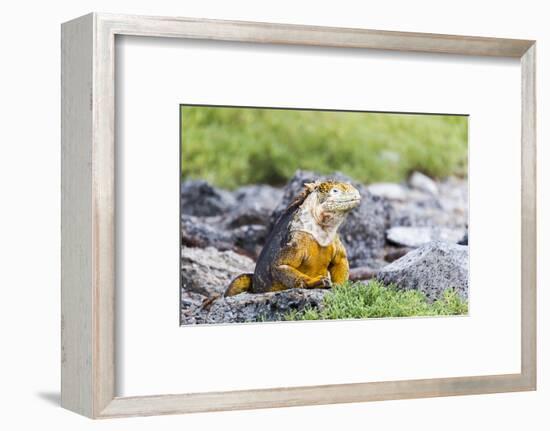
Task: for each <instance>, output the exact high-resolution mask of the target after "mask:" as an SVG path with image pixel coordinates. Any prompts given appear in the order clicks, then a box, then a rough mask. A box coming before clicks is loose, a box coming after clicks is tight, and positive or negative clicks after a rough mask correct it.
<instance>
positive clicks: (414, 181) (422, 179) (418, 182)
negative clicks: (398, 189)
mask: <svg viewBox="0 0 550 431" xmlns="http://www.w3.org/2000/svg"><path fill="white" fill-rule="evenodd" d="M409 184H410V186H411V187H412V188H415V189H418V190H421V191H423V192H426V193H430V194H432V195H437V193H438V188H437V184H436V183H435V181H434V180H432V179H431V178H430V177H428V176H426V175H424V174H422V173H420V172H413V174H412V175H411V176H410V178H409Z"/></svg>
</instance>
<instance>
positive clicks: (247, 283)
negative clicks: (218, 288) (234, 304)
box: [224, 274, 253, 296]
mask: <svg viewBox="0 0 550 431" xmlns="http://www.w3.org/2000/svg"><path fill="white" fill-rule="evenodd" d="M252 276H253V274H241V275H238V276H237V277H235V278H234V279H233V281H232V282H231V283H230V284H229V287H228V288H227V289H226V290H225V293H224V296H233V295H238V294H239V293H243V292H248V291H249V290H250V289H251V288H252Z"/></svg>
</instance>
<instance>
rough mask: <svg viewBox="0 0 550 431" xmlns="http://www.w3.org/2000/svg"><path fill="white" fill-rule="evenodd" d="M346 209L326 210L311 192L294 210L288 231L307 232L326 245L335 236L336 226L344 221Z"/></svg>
mask: <svg viewBox="0 0 550 431" xmlns="http://www.w3.org/2000/svg"><path fill="white" fill-rule="evenodd" d="M346 214H347V211H328V210H326V209H323V205H322V204H321V203H319V199H318V196H317V193H315V192H313V193H310V195H309V196H308V197H307V198H306V199H305V200H304V202H303V203H302V205H301V206H300V208H299V209H298V210H297V211H296V214H295V215H294V219H293V220H292V223H291V224H290V231H291V232H292V231H301V232H307V233H309V234H310V235H311V236H313V238H315V240H316V241H317V243H319V245H320V246H322V247H326V246H328V245H329V244H330V243H331V242H332V241H334V238H335V237H336V234H337V232H338V228H339V227H340V225H341V224H342V222H343V221H344V219H345V217H346Z"/></svg>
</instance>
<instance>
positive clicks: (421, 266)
mask: <svg viewBox="0 0 550 431" xmlns="http://www.w3.org/2000/svg"><path fill="white" fill-rule="evenodd" d="M376 278H377V279H378V280H380V281H381V282H382V283H384V284H395V285H396V286H397V287H398V288H400V289H416V290H419V291H421V292H423V293H424V294H425V295H426V297H427V298H428V299H429V300H430V301H434V300H436V299H438V298H440V297H441V294H442V293H443V292H444V291H445V290H446V289H449V288H452V289H455V290H456V291H457V292H458V294H459V295H460V296H461V297H462V298H463V299H467V298H468V247H467V246H463V245H458V244H451V243H448V242H442V241H433V242H430V243H428V244H424V245H422V246H420V247H419V248H417V249H415V250H413V251H411V252H409V253H407V254H406V255H405V256H403V257H402V258H400V259H397V260H396V261H394V262H392V263H390V264H389V265H387V266H385V267H384V268H382V269H381V270H380V271H378V273H377V276H376Z"/></svg>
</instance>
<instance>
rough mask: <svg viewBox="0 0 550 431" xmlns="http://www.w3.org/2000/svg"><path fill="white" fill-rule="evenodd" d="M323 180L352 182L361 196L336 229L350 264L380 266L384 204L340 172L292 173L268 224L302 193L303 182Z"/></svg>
mask: <svg viewBox="0 0 550 431" xmlns="http://www.w3.org/2000/svg"><path fill="white" fill-rule="evenodd" d="M327 179H334V180H337V181H345V182H349V183H352V184H353V185H354V186H355V187H356V188H357V190H359V193H360V194H361V204H360V205H359V206H358V207H357V208H355V209H353V210H352V211H351V212H350V213H349V215H348V217H347V219H346V221H345V222H344V224H343V225H342V227H341V228H340V238H341V239H342V241H343V243H344V246H345V247H346V251H347V254H348V260H349V262H350V265H351V266H369V267H371V268H377V267H379V266H380V265H381V264H382V259H383V255H384V245H385V242H386V238H385V231H386V221H387V218H388V207H387V203H386V202H387V201H386V200H385V199H382V198H379V197H377V196H374V195H372V194H371V193H370V192H369V191H368V189H367V188H366V187H365V186H363V185H362V184H360V183H357V182H355V181H353V180H352V179H351V178H349V177H346V176H345V175H343V174H342V173H340V172H335V173H334V174H333V175H319V174H316V173H315V172H309V171H301V170H298V171H296V173H295V174H294V176H293V177H292V178H291V179H290V181H289V182H288V184H287V185H286V187H285V188H284V193H283V198H282V199H281V201H280V202H279V205H277V208H276V209H275V211H273V214H272V216H271V223H272V225H273V223H274V222H275V221H276V220H277V219H278V217H279V216H280V215H281V214H282V213H283V212H284V210H285V208H286V207H287V206H288V205H289V204H290V202H292V201H293V200H294V198H295V197H296V196H297V195H298V194H299V193H300V192H301V191H302V189H303V187H304V183H307V182H313V181H316V180H327Z"/></svg>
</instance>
